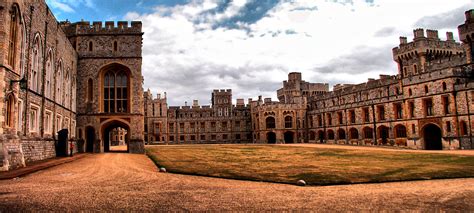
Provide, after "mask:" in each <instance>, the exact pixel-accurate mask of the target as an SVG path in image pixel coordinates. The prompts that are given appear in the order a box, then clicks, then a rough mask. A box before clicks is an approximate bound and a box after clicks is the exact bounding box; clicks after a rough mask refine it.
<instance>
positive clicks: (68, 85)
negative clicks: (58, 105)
mask: <svg viewBox="0 0 474 213" xmlns="http://www.w3.org/2000/svg"><path fill="white" fill-rule="evenodd" d="M64 85H65V87H64V99H63V100H64V103H63V106H65V107H66V108H68V107H69V103H70V100H69V98H70V97H69V93H70V91H71V79H70V75H69V68H68V69H67V71H66V75H64Z"/></svg>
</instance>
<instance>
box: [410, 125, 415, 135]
mask: <svg viewBox="0 0 474 213" xmlns="http://www.w3.org/2000/svg"><path fill="white" fill-rule="evenodd" d="M411 133H412V134H415V133H416V128H415V124H412V125H411Z"/></svg>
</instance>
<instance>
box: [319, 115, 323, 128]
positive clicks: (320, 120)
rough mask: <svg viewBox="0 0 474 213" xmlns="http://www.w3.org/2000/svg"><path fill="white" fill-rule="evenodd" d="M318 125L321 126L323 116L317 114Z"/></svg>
mask: <svg viewBox="0 0 474 213" xmlns="http://www.w3.org/2000/svg"><path fill="white" fill-rule="evenodd" d="M318 126H323V118H322V116H321V115H318Z"/></svg>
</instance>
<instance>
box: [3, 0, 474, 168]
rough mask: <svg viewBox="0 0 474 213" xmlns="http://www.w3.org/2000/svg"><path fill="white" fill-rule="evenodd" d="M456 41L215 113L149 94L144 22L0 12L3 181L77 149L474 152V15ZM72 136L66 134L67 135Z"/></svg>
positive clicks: (415, 45)
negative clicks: (377, 69)
mask: <svg viewBox="0 0 474 213" xmlns="http://www.w3.org/2000/svg"><path fill="white" fill-rule="evenodd" d="M465 17H466V20H465V23H464V24H462V25H460V26H459V27H458V31H459V35H460V39H461V41H462V44H460V43H458V42H456V41H455V40H454V39H453V34H452V33H450V32H448V33H447V34H446V37H447V39H446V40H441V39H439V37H438V32H437V31H436V30H427V31H426V32H425V31H424V30H423V29H415V30H414V39H413V41H410V42H408V41H407V38H405V37H400V44H399V45H398V46H397V47H395V48H394V49H393V50H392V53H393V59H394V61H395V62H396V63H397V64H398V74H397V75H393V76H388V75H381V76H380V79H377V80H375V79H369V80H368V81H367V82H365V83H361V84H357V85H355V84H340V85H336V86H335V87H334V89H333V91H329V85H328V84H324V83H309V82H305V81H303V80H302V76H301V73H290V74H289V76H288V80H287V81H284V82H283V87H282V88H281V89H279V90H278V91H277V97H278V101H272V100H271V99H269V98H264V99H262V97H259V98H258V100H252V99H249V100H248V103H247V104H245V103H244V99H237V100H236V102H235V104H233V103H232V91H231V90H230V89H226V90H214V91H213V92H212V96H211V103H212V105H210V106H200V105H199V103H198V102H197V101H194V102H193V103H192V105H190V106H188V105H187V104H185V106H181V107H178V106H168V104H167V97H166V94H165V95H164V96H161V95H158V96H157V97H156V98H154V97H153V96H152V94H151V92H150V91H145V92H144V91H143V89H142V84H143V76H142V72H141V64H142V36H143V32H142V25H141V22H131V23H130V24H129V23H128V22H118V23H116V24H115V23H114V22H106V23H105V25H104V24H103V23H101V22H93V23H92V24H90V23H89V22H84V21H83V22H78V23H70V22H67V21H66V22H58V21H57V20H56V18H55V17H54V15H53V14H52V13H51V11H50V9H49V8H48V6H47V5H46V3H45V1H44V0H3V1H1V2H0V100H2V101H0V124H1V127H0V171H4V170H10V169H15V168H18V167H23V166H25V165H26V164H28V163H31V162H34V161H38V160H43V159H47V158H52V157H55V156H57V155H60V154H61V153H63V152H64V150H67V147H68V146H70V145H71V144H74V145H75V146H74V147H75V150H74V151H75V152H95V153H100V152H107V151H110V146H113V145H116V144H126V145H127V150H128V152H130V153H144V142H145V141H147V142H149V143H177V144H181V143H301V142H304V143H306V142H313V143H338V144H357V145H385V146H401V147H407V148H414V149H472V148H474V146H473V137H472V129H473V128H472V126H473V124H474V123H473V117H472V111H473V104H474V81H473V80H472V79H473V77H472V76H473V71H472V60H473V58H474V57H473V56H474V42H473V38H474V10H470V11H467V12H466V13H465ZM66 130H67V131H66Z"/></svg>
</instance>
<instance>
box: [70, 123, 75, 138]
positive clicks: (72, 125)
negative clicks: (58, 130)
mask: <svg viewBox="0 0 474 213" xmlns="http://www.w3.org/2000/svg"><path fill="white" fill-rule="evenodd" d="M75 136H76V121H75V120H73V121H71V137H75Z"/></svg>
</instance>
